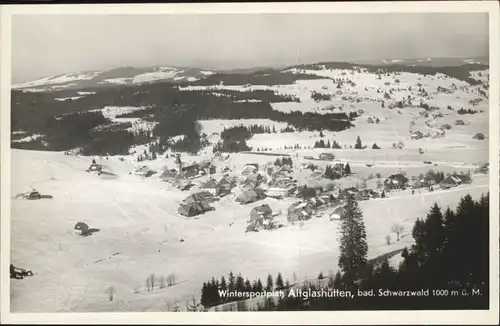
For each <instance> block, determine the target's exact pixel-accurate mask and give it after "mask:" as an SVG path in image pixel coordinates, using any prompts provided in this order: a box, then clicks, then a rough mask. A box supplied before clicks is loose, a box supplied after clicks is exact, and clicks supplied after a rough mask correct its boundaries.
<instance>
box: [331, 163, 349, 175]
mask: <svg viewBox="0 0 500 326" xmlns="http://www.w3.org/2000/svg"><path fill="white" fill-rule="evenodd" d="M332 171H333V174H334V176H335V177H337V178H341V177H344V176H346V175H347V172H346V164H344V163H335V164H334V165H333V166H332Z"/></svg>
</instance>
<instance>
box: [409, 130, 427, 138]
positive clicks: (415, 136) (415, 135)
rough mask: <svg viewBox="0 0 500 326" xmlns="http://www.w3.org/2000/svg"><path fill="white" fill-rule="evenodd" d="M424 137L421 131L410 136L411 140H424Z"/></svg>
mask: <svg viewBox="0 0 500 326" xmlns="http://www.w3.org/2000/svg"><path fill="white" fill-rule="evenodd" d="M423 137H424V134H423V133H422V132H421V131H418V130H417V131H415V132H413V133H412V134H411V135H410V138H411V139H420V138H423Z"/></svg>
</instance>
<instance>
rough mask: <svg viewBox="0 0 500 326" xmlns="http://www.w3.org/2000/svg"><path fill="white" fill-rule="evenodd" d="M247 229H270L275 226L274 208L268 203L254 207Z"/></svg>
mask: <svg viewBox="0 0 500 326" xmlns="http://www.w3.org/2000/svg"><path fill="white" fill-rule="evenodd" d="M248 222H249V225H248V226H247V231H259V230H262V229H264V230H268V229H272V228H274V223H273V210H272V209H271V207H270V206H269V205H267V204H263V205H260V206H257V207H254V208H253V209H252V211H251V212H250V221H248Z"/></svg>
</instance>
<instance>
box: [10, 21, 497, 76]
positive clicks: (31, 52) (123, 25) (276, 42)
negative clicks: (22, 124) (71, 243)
mask: <svg viewBox="0 0 500 326" xmlns="http://www.w3.org/2000/svg"><path fill="white" fill-rule="evenodd" d="M487 55H488V16H487V14H483V13H474V14H473V13H436V14H428V13H427V14H282V15H276V14H268V15H263V14H246V15H245V14H232V15H142V16H138V15H134V16H132V15H128V16H127V15H120V16H117V15H115V16H104V15H96V16H89V15H86V16H84V15H80V16H75V15H71V16H69V15H64V16H63V15H59V16H48V15H40V16H33V15H30V16H14V17H12V78H13V82H21V81H27V80H32V79H35V78H38V77H43V76H50V75H54V74H59V73H65V72H77V71H83V70H102V69H109V68H113V67H120V66H153V65H171V66H181V67H200V68H206V69H222V70H224V69H234V68H249V67H256V66H274V65H293V64H298V63H312V62H317V61H356V60H372V59H386V58H387V59H390V58H392V59H397V58H420V57H450V56H453V57H466V56H487Z"/></svg>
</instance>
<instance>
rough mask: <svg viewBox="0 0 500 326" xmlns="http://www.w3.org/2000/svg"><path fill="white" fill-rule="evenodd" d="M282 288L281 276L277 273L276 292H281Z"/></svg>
mask: <svg viewBox="0 0 500 326" xmlns="http://www.w3.org/2000/svg"><path fill="white" fill-rule="evenodd" d="M283 287H284V283H283V276H281V273H278V276H276V290H281V289H283Z"/></svg>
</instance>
